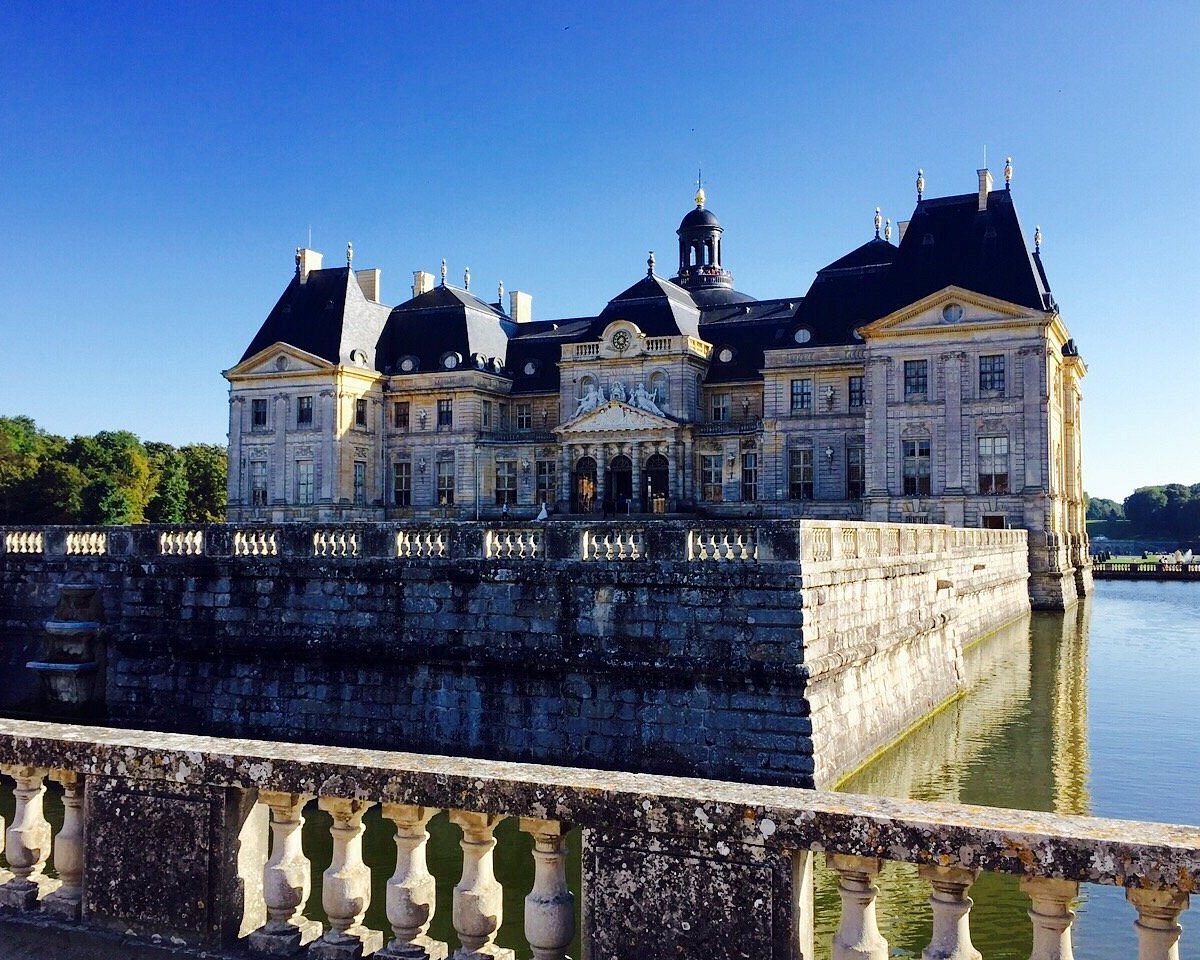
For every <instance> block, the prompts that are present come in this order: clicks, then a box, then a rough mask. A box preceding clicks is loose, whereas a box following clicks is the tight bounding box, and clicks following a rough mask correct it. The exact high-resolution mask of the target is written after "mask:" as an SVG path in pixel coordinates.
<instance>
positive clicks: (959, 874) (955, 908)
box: [917, 864, 982, 960]
mask: <svg viewBox="0 0 1200 960" xmlns="http://www.w3.org/2000/svg"><path fill="white" fill-rule="evenodd" d="M917 873H918V874H919V875H920V877H921V879H922V880H926V881H928V882H929V883H930V884H931V885H932V886H933V894H932V896H930V898H929V903H930V906H932V907H933V936H932V938H931V939H930V941H929V946H928V947H926V948H925V949H924V950H922V951H921V957H922V960H982V957H981V955H980V953H979V951H978V950H976V949H975V947H974V946H973V945H972V943H971V924H970V913H971V907H972V906H973V905H974V901H972V900H971V898H970V897H968V896H967V890H968V889H969V888H970V886H971V884H973V883H974V882H975V878H976V877H978V876H979V871H978V870H967V869H966V868H965V867H939V866H934V865H933V864H926V865H923V866H921V867H918V868H917Z"/></svg>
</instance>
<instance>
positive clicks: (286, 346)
mask: <svg viewBox="0 0 1200 960" xmlns="http://www.w3.org/2000/svg"><path fill="white" fill-rule="evenodd" d="M333 366H334V365H333V364H332V363H330V362H329V361H328V360H325V359H324V358H322V357H318V356H316V355H315V354H311V353H309V352H308V351H307V350H301V349H300V348H299V347H293V346H292V345H291V344H290V343H282V342H280V343H273V344H271V345H270V346H269V347H267V348H266V349H264V350H260V351H259V352H258V353H256V354H254V356H252V357H247V358H246V359H245V360H243V361H242V362H241V363H239V364H238V365H237V366H235V367H231V368H230V369H229V370H226V371H225V376H226V377H230V376H239V377H254V376H263V375H271V376H281V375H282V376H287V375H290V374H297V373H311V372H313V371H314V370H332V369H333Z"/></svg>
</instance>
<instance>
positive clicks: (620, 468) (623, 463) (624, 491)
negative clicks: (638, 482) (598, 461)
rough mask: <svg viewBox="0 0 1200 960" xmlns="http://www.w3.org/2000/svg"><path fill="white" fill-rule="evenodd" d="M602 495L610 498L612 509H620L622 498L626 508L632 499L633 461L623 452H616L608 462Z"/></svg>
mask: <svg viewBox="0 0 1200 960" xmlns="http://www.w3.org/2000/svg"><path fill="white" fill-rule="evenodd" d="M604 496H605V497H606V498H610V499H611V500H612V503H613V507H614V509H617V510H620V509H621V502H622V499H623V500H624V503H625V507H626V509H628V507H629V501H630V500H632V499H633V461H632V460H630V459H629V458H628V457H627V456H625V454H623V453H622V454H618V455H617V456H615V457H613V458H612V460H611V461H609V464H608V483H607V484H606V485H605V487H604Z"/></svg>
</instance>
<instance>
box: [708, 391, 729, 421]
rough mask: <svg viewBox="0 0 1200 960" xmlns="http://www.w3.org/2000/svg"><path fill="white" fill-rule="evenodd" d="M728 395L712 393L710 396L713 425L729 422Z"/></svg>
mask: <svg viewBox="0 0 1200 960" xmlns="http://www.w3.org/2000/svg"><path fill="white" fill-rule="evenodd" d="M729 410H730V402H729V394H727V393H714V394H713V395H712V420H713V423H726V422H728V421H729Z"/></svg>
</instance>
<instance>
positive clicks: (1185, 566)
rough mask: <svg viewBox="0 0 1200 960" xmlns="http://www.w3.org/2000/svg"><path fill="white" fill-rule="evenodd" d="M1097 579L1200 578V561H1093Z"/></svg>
mask: <svg viewBox="0 0 1200 960" xmlns="http://www.w3.org/2000/svg"><path fill="white" fill-rule="evenodd" d="M1092 576H1093V577H1095V578H1096V579H1097V580H1200V563H1148V562H1146V561H1142V560H1109V561H1107V562H1104V563H1100V562H1096V561H1093V563H1092Z"/></svg>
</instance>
